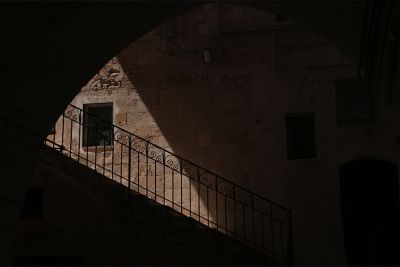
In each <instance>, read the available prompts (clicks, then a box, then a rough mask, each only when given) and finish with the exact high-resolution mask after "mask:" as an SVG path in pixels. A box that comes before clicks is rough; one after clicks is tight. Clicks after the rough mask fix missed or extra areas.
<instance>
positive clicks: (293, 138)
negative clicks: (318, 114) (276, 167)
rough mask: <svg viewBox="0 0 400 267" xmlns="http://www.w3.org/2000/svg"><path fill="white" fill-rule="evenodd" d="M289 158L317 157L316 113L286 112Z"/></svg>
mask: <svg viewBox="0 0 400 267" xmlns="http://www.w3.org/2000/svg"><path fill="white" fill-rule="evenodd" d="M286 138H287V144H286V146H287V156H288V159H307V158H315V157H316V146H315V128H314V113H294V114H286Z"/></svg>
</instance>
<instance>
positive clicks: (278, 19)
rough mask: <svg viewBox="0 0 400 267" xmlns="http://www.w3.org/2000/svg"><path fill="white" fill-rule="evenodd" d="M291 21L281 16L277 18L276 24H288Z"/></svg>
mask: <svg viewBox="0 0 400 267" xmlns="http://www.w3.org/2000/svg"><path fill="white" fill-rule="evenodd" d="M288 21H289V20H288V19H287V18H285V17H282V16H280V15H277V16H276V22H277V23H281V22H288Z"/></svg>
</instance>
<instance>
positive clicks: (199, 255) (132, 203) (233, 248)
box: [17, 147, 281, 266]
mask: <svg viewBox="0 0 400 267" xmlns="http://www.w3.org/2000/svg"><path fill="white" fill-rule="evenodd" d="M38 168H39V169H40V171H39V174H38V176H41V177H42V176H45V177H49V180H48V181H50V182H45V183H46V184H50V185H48V187H49V190H51V188H52V185H51V183H54V184H57V185H58V186H59V190H63V191H65V192H64V193H60V194H58V193H57V194H53V196H54V195H57V197H56V198H55V199H48V201H51V202H53V203H58V201H60V200H59V199H57V198H58V197H60V198H62V197H61V195H62V194H66V195H67V196H75V198H77V199H79V195H86V196H88V195H90V196H91V197H90V198H91V201H85V202H84V203H82V201H81V202H79V203H80V204H79V203H78V205H79V208H78V209H79V214H82V213H90V212H92V210H94V208H92V207H91V205H90V204H88V203H90V202H93V201H94V202H95V203H97V204H98V206H101V207H102V208H101V209H100V210H99V213H104V214H107V215H108V216H109V217H111V218H112V220H113V221H115V224H116V225H118V229H117V227H112V229H113V231H112V233H111V234H108V235H112V238H111V239H112V241H113V242H110V244H113V246H112V247H111V248H106V249H104V251H98V252H96V251H92V250H91V249H87V248H85V247H84V246H80V247H79V246H77V245H76V244H81V243H87V244H93V243H95V242H104V241H102V238H101V237H99V239H98V240H85V237H84V236H82V235H79V234H76V233H74V232H73V231H71V230H68V227H72V228H74V227H73V226H71V223H66V222H67V221H68V218H70V217H71V216H72V217H74V216H76V214H74V213H75V212H77V211H76V209H77V207H69V205H73V204H69V202H68V201H66V202H65V203H66V204H65V205H64V206H63V205H62V204H61V205H57V207H56V208H55V209H62V210H63V212H61V213H60V214H61V215H59V216H58V218H57V220H56V221H57V223H56V222H54V220H53V221H52V223H48V224H49V225H53V226H54V225H58V228H57V229H58V230H57V232H65V233H64V235H63V236H67V235H68V233H69V236H74V237H71V240H70V241H69V243H70V244H75V245H72V246H75V249H77V251H79V254H80V255H83V258H84V259H85V260H84V264H85V265H91V264H112V265H142V264H144V265H171V264H172V265H176V264H178V265H194V266H198V265H207V266H208V265H216V266H219V265H278V264H281V262H279V261H277V260H276V259H274V258H273V257H270V256H268V255H266V254H265V253H262V252H260V251H257V250H255V249H254V248H253V247H251V246H248V245H246V244H244V243H243V242H240V241H238V240H235V239H233V238H231V237H229V236H226V235H225V234H223V233H221V232H220V231H218V230H216V229H211V228H209V227H207V226H206V225H204V224H202V223H199V222H198V221H196V220H195V219H193V218H189V217H187V216H185V215H182V214H180V213H179V212H177V211H176V210H174V209H172V208H171V207H167V206H164V205H162V204H159V203H157V202H155V201H153V200H151V199H149V198H148V197H146V196H143V195H142V194H139V193H137V192H135V191H133V190H131V192H129V193H128V192H127V190H126V187H125V186H124V185H122V184H120V183H118V182H116V181H113V180H111V179H108V178H106V177H104V176H103V175H101V174H99V173H98V172H96V171H94V170H92V169H90V168H88V167H86V166H83V165H82V164H80V163H78V162H76V161H75V160H73V159H71V158H69V157H68V156H66V155H63V154H62V153H59V152H58V151H56V150H53V149H50V148H49V147H46V148H45V149H43V150H42V151H41V155H40V162H39V164H38ZM55 190H56V191H57V189H55ZM50 210H51V208H50ZM71 210H72V211H73V212H71ZM52 213H54V212H51V211H49V212H48V216H47V217H48V218H50V217H52V215H51V214H52ZM92 217H96V216H92ZM49 220H51V219H49ZM78 221H79V223H80V224H88V225H87V227H90V224H92V223H93V222H91V221H87V220H85V219H82V221H80V220H79V219H78ZM94 221H96V222H97V223H96V224H97V226H96V227H100V228H102V227H104V226H102V224H103V222H102V221H101V220H100V219H99V220H96V219H95V220H94ZM63 222H65V226H62V225H63ZM22 223H24V222H22ZM113 224H114V223H110V225H113ZM44 225H46V223H44ZM60 225H61V226H60ZM77 227H78V228H74V229H80V227H85V226H84V225H82V226H77ZM19 228H20V229H26V227H23V225H22V226H21V225H20V227H19ZM65 228H67V229H65ZM24 231H25V232H24ZM35 231H39V232H44V231H50V230H49V229H47V228H46V226H41V229H40V230H37V229H36V230H35V228H34V229H28V230H22V231H21V232H20V233H19V236H20V237H21V236H25V237H26V236H30V235H31V234H32V233H33V232H35ZM75 231H78V230H75ZM78 232H79V231H78ZM100 235H101V234H100ZM33 236H35V235H33ZM32 238H33V239H35V238H38V237H37V235H36V237H31V239H32ZM68 238H69V237H68ZM68 238H67V237H64V238H55V240H56V241H53V242H52V244H51V245H52V246H54V247H56V246H59V244H58V243H59V242H64V241H62V240H63V239H68ZM32 242H34V241H32ZM35 242H36V243H41V242H42V241H41V240H40V238H39V239H37V240H36V241H35ZM18 243H19V244H21V243H25V244H27V243H30V242H26V240H25V241H24V242H23V240H19V242H18V240H17V244H18ZM32 249H34V248H33V247H32V248H26V250H27V251H29V250H32ZM17 251H21V249H17ZM91 254H102V255H104V256H103V258H102V259H101V260H97V261H96V260H93V256H90V255H91ZM88 255H89V256H88Z"/></svg>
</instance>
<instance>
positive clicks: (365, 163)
mask: <svg viewBox="0 0 400 267" xmlns="http://www.w3.org/2000/svg"><path fill="white" fill-rule="evenodd" d="M340 187H341V203H342V216H343V227H344V240H345V248H346V254H347V262H348V264H349V265H393V266H397V265H398V264H399V256H398V252H399V212H398V207H397V203H398V199H399V181H398V173H397V167H396V165H395V164H393V163H390V162H388V161H384V160H377V159H363V160H355V161H351V162H349V163H346V164H344V165H342V166H341V167H340Z"/></svg>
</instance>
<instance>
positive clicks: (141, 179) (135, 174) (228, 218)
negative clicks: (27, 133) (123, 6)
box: [46, 105, 292, 264]
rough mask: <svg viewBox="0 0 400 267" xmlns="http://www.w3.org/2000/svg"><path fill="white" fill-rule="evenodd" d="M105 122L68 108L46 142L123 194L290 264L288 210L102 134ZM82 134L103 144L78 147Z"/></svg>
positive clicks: (166, 154)
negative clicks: (134, 195) (114, 184)
mask: <svg viewBox="0 0 400 267" xmlns="http://www.w3.org/2000/svg"><path fill="white" fill-rule="evenodd" d="M84 117H85V119H84ZM88 118H91V120H89V119H88ZM88 121H91V122H93V121H95V122H96V123H95V124H94V125H93V123H91V124H89V123H87V122H88ZM106 124H107V122H106V121H104V120H102V119H100V118H98V117H96V116H94V115H92V114H89V113H87V112H86V111H85V110H83V109H80V108H78V107H76V106H74V105H69V106H68V108H67V109H66V110H65V111H64V113H63V114H62V116H61V117H60V118H59V120H58V121H57V123H56V126H55V132H54V133H53V134H51V135H49V136H48V138H47V141H46V142H47V145H48V146H50V147H53V148H55V149H60V150H61V152H62V153H63V154H65V155H67V156H69V157H71V158H73V159H75V160H77V161H78V162H80V163H82V164H84V165H86V166H88V167H90V168H92V169H94V170H96V171H97V172H99V173H101V174H103V175H104V176H106V177H108V178H110V179H112V180H115V181H118V182H120V183H122V184H124V185H126V186H127V191H128V192H132V191H131V190H134V191H137V192H139V193H141V194H145V195H146V196H148V197H149V198H151V199H153V200H154V201H156V202H159V203H161V204H163V205H166V206H169V207H171V208H173V209H174V210H177V211H178V212H180V213H182V214H184V215H187V216H189V217H191V218H193V219H195V220H197V221H199V222H201V223H203V224H205V225H207V226H209V227H211V228H214V229H216V230H217V231H219V232H222V233H224V234H226V235H228V236H230V237H233V238H235V239H238V240H241V241H242V242H244V243H246V244H248V245H250V246H252V247H254V248H256V249H257V250H259V251H261V252H264V253H266V254H268V255H270V256H271V257H273V258H274V259H275V260H276V261H277V262H279V263H282V264H291V263H292V232H291V231H292V229H291V227H292V226H291V212H290V210H289V209H287V208H285V207H283V206H282V205H279V204H277V203H275V202H273V201H270V200H267V199H266V198H264V197H262V196H260V195H258V194H255V193H253V192H251V191H249V190H248V189H245V188H244V187H242V186H240V185H237V184H235V183H233V182H230V181H228V180H226V179H224V178H222V177H221V176H219V175H217V174H215V173H213V172H211V171H209V170H207V169H205V168H202V167H200V166H198V165H196V164H195V163H193V162H191V161H189V160H186V159H183V158H182V157H179V156H178V155H176V154H174V153H172V152H170V151H167V150H165V149H163V148H162V147H160V146H157V145H155V144H153V143H151V142H149V141H147V140H145V139H143V138H141V137H139V136H137V135H135V134H132V133H130V132H128V131H126V130H124V129H122V128H120V127H118V126H115V125H113V124H111V123H108V124H109V131H108V130H106V131H105V130H104V125H106ZM100 125H101V127H100ZM99 128H101V130H99ZM83 132H85V133H86V134H85V135H86V136H84V135H83ZM88 132H91V134H92V138H93V133H94V136H95V138H96V141H98V140H99V139H101V140H103V141H102V143H103V145H97V146H94V147H83V146H82V144H85V143H87V142H83V141H84V139H85V138H89V137H88V134H87V133H88ZM104 140H106V141H104Z"/></svg>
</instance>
